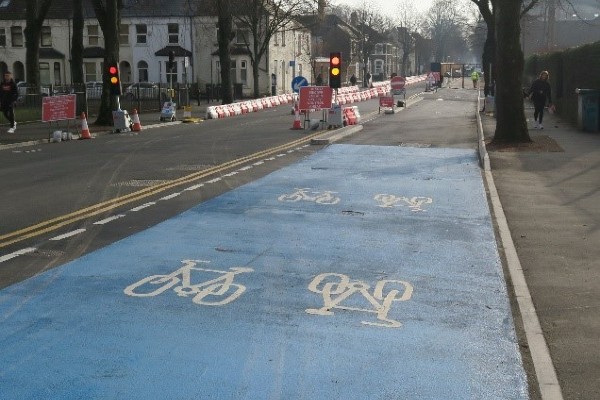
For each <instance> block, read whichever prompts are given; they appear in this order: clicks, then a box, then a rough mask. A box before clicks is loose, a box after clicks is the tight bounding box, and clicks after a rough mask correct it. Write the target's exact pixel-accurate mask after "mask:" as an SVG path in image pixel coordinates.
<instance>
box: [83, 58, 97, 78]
mask: <svg viewBox="0 0 600 400" xmlns="http://www.w3.org/2000/svg"><path fill="white" fill-rule="evenodd" d="M83 73H84V74H85V81H86V82H93V81H96V80H97V75H96V63H95V62H86V63H83Z"/></svg>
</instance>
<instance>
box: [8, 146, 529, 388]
mask: <svg viewBox="0 0 600 400" xmlns="http://www.w3.org/2000/svg"><path fill="white" fill-rule="evenodd" d="M0 321H1V324H0V348H1V349H2V350H1V354H0V397H1V398H7V399H26V398H31V399H33V398H36V399H37V398H55V399H58V398H64V399H82V398H85V399H107V398H114V399H117V398H128V399H150V398H151V399H167V398H168V399H192V398H194V399H409V398H419V399H484V398H502V399H525V398H527V382H526V376H525V373H524V370H523V367H522V362H521V357H520V354H519V350H518V345H517V341H516V337H515V333H514V326H513V322H512V317H511V312H510V305H509V300H508V297H507V292H506V287H505V283H504V279H503V275H502V269H501V263H500V259H499V255H498V251H497V248H496V242H495V238H494V232H493V227H492V222H491V217H490V214H489V209H488V205H487V201H486V195H485V190H484V186H483V182H482V178H481V174H480V171H479V167H478V164H477V155H476V153H475V151H473V150H463V149H443V148H437V149H436V148H404V147H384V146H353V145H332V146H329V147H327V148H326V149H324V150H322V151H320V152H318V153H316V154H314V155H312V156H310V157H308V158H306V159H304V160H303V161H301V162H299V163H296V164H294V165H291V166H289V167H286V168H283V169H281V170H278V171H276V172H274V173H272V174H270V175H268V176H266V177H264V178H262V179H259V180H257V181H255V182H253V183H251V184H247V185H245V186H242V187H240V188H238V189H235V190H233V191H230V192H228V193H226V194H224V195H222V196H219V197H217V198H215V199H212V200H210V201H208V202H205V203H202V204H200V205H198V206H196V207H194V208H192V209H190V210H189V211H187V212H184V213H182V214H180V215H179V216H177V217H175V218H172V219H170V220H167V221H165V222H163V223H161V224H159V225H157V226H155V227H152V228H150V229H148V230H146V231H144V232H141V233H139V234H136V235H134V236H132V237H129V238H127V239H124V240H122V241H120V242H117V243H114V244H112V245H110V246H108V247H106V248H103V249H101V250H98V251H96V252H93V253H91V254H88V255H86V256H84V257H82V258H80V259H77V260H75V261H73V262H71V263H69V264H65V265H63V266H61V267H58V268H55V269H53V270H50V271H47V272H45V273H43V274H41V275H38V276H36V277H33V278H31V279H28V280H26V281H24V282H21V283H19V284H16V285H13V286H11V287H8V288H6V289H4V290H2V291H0Z"/></svg>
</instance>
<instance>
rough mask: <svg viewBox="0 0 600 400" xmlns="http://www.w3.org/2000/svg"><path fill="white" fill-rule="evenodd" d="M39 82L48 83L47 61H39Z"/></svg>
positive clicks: (48, 65) (48, 66)
mask: <svg viewBox="0 0 600 400" xmlns="http://www.w3.org/2000/svg"><path fill="white" fill-rule="evenodd" d="M40 83H41V84H42V85H49V84H50V64H48V63H47V62H41V63H40Z"/></svg>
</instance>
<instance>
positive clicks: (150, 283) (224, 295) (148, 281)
mask: <svg viewBox="0 0 600 400" xmlns="http://www.w3.org/2000/svg"><path fill="white" fill-rule="evenodd" d="M181 262H182V263H183V267H181V268H179V269H177V270H175V271H174V272H172V273H170V274H168V275H151V276H147V277H146V278H144V279H141V280H139V281H138V282H136V283H134V284H132V285H129V286H127V287H126V288H125V289H124V292H125V294H127V295H129V296H134V297H153V296H158V295H159V294H161V293H164V292H165V291H167V290H169V289H173V291H175V293H177V295H178V296H181V297H188V296H193V298H192V301H193V302H194V303H196V304H200V305H205V306H222V305H225V304H229V303H231V302H232V301H234V300H235V299H237V298H238V297H240V296H241V295H242V293H244V292H245V291H246V287H245V286H243V285H240V284H237V283H233V279H234V278H235V276H236V275H238V274H241V273H244V272H253V271H254V270H253V269H252V268H246V267H233V268H229V270H228V271H223V270H218V269H209V268H200V267H197V266H196V265H198V264H200V263H202V264H208V263H209V262H210V261H203V260H182V261H181ZM192 271H202V272H209V273H216V274H219V275H220V276H219V277H217V278H214V279H209V280H207V281H204V282H200V283H197V284H192ZM146 288H147V289H149V290H147V291H144V289H146Z"/></svg>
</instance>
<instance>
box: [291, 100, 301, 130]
mask: <svg viewBox="0 0 600 400" xmlns="http://www.w3.org/2000/svg"><path fill="white" fill-rule="evenodd" d="M292 129H303V128H302V123H301V122H300V110H298V103H296V106H295V109H294V124H293V125H292Z"/></svg>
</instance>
